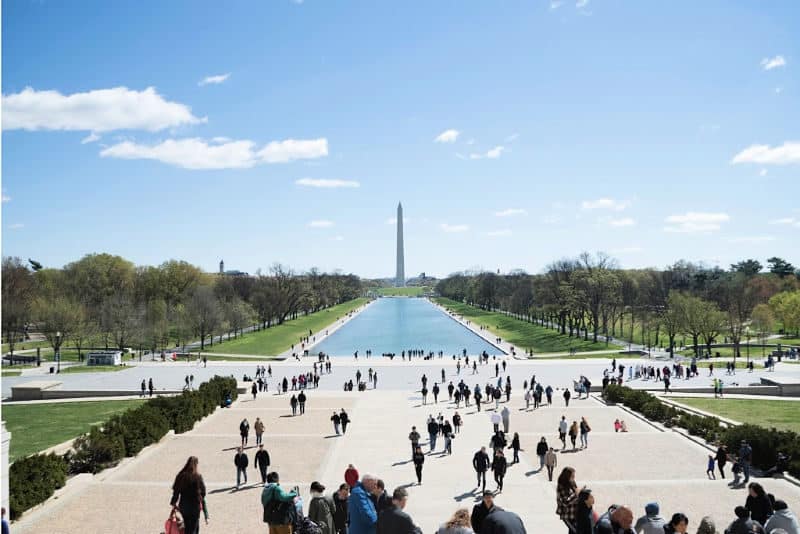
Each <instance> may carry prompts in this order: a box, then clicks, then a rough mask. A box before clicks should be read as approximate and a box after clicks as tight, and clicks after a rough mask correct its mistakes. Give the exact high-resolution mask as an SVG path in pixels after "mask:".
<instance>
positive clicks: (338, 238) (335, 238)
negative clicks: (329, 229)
mask: <svg viewBox="0 0 800 534" xmlns="http://www.w3.org/2000/svg"><path fill="white" fill-rule="evenodd" d="M331 241H344V236H340V235H337V236H334V237H332V238H331Z"/></svg>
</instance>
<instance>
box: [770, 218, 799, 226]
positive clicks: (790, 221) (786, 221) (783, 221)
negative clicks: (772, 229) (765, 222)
mask: <svg viewBox="0 0 800 534" xmlns="http://www.w3.org/2000/svg"><path fill="white" fill-rule="evenodd" d="M796 222H800V221H797V220H796V219H795V218H794V217H783V218H781V219H773V220H771V221H770V222H769V224H795V223H796Z"/></svg>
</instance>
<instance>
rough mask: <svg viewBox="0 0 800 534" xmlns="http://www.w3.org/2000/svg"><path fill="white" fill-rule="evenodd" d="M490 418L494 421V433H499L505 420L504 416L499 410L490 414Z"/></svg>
mask: <svg viewBox="0 0 800 534" xmlns="http://www.w3.org/2000/svg"><path fill="white" fill-rule="evenodd" d="M489 419H490V420H491V421H492V428H493V429H494V433H495V434H497V433H498V432H500V423H501V422H502V421H503V418H502V417H501V416H500V414H499V413H497V412H492V415H491V416H489Z"/></svg>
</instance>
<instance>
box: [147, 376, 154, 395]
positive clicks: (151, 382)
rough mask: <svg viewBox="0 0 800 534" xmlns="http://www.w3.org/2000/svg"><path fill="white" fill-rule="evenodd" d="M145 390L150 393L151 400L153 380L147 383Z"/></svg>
mask: <svg viewBox="0 0 800 534" xmlns="http://www.w3.org/2000/svg"><path fill="white" fill-rule="evenodd" d="M147 389H148V390H149V391H150V398H153V390H154V389H155V388H154V387H153V379H152V378H151V379H150V380H148V381H147Z"/></svg>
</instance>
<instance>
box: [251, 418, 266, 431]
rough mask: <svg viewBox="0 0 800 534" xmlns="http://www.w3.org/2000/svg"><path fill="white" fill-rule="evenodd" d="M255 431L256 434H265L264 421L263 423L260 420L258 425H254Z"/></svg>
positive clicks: (257, 422)
mask: <svg viewBox="0 0 800 534" xmlns="http://www.w3.org/2000/svg"><path fill="white" fill-rule="evenodd" d="M253 429H254V430H255V431H256V434H263V433H264V421H261V420H260V419H259V420H258V421H256V423H255V424H254V425H253Z"/></svg>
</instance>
